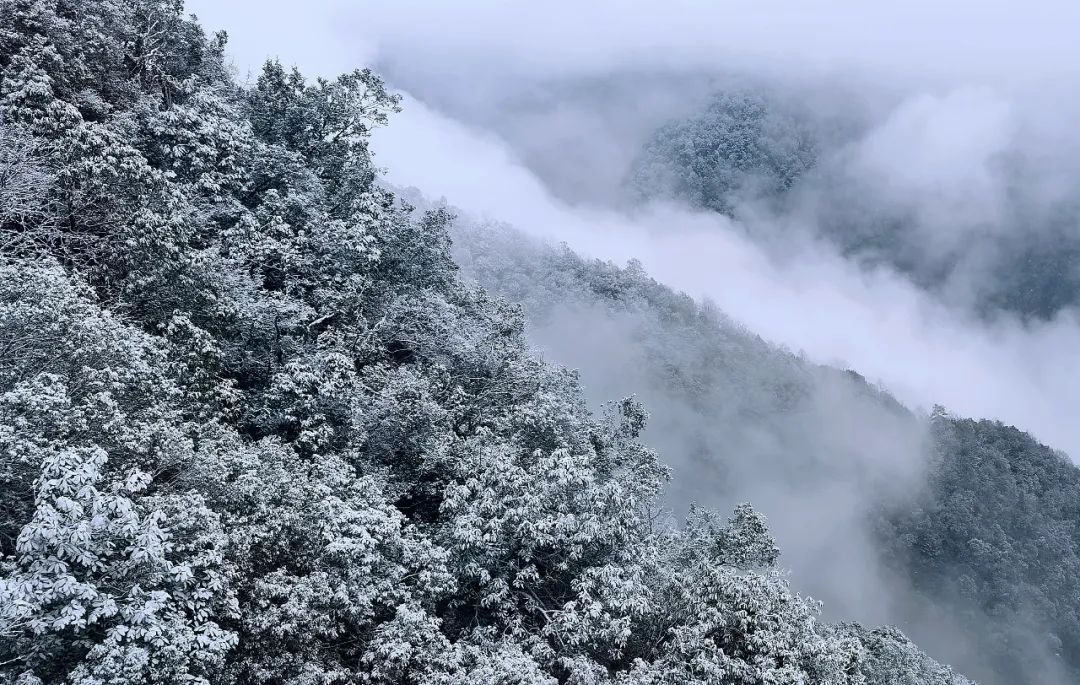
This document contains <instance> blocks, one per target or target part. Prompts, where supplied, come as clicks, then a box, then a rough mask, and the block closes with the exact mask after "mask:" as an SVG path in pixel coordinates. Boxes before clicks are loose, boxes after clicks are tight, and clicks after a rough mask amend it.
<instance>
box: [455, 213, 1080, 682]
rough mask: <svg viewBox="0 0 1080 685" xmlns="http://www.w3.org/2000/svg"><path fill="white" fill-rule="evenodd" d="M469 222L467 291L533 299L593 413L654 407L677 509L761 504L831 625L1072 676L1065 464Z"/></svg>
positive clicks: (1054, 678)
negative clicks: (856, 618)
mask: <svg viewBox="0 0 1080 685" xmlns="http://www.w3.org/2000/svg"><path fill="white" fill-rule="evenodd" d="M457 223H458V227H457V229H456V230H455V231H454V232H453V235H454V238H455V248H454V249H455V255H456V257H457V260H458V262H459V263H460V264H461V266H462V271H463V273H464V275H466V276H469V277H472V278H474V279H476V280H477V281H478V282H480V283H481V284H483V285H484V286H485V287H487V288H490V289H491V290H493V291H494V292H498V293H501V294H504V295H506V296H507V297H509V298H511V299H514V300H516V301H520V302H522V303H523V305H524V307H525V311H526V315H527V320H528V322H529V331H530V332H529V336H530V338H531V339H532V340H533V341H534V343H536V344H537V345H538V346H539V347H540V348H541V349H542V350H545V352H546V354H547V355H549V356H550V357H551V358H552V359H554V360H556V361H558V362H561V363H566V364H570V365H573V366H575V367H576V368H579V369H580V373H581V376H582V380H583V382H584V384H585V386H586V389H587V391H589V393H590V395H591V396H592V397H594V398H597V397H598V396H599V397H602V396H603V395H604V393H605V392H609V391H614V392H619V391H621V390H624V389H625V388H628V387H634V388H636V391H637V392H638V393H639V397H641V398H642V399H643V400H644V402H645V403H646V405H647V406H649V407H651V408H652V409H653V416H652V420H651V423H650V427H649V428H648V429H646V431H645V432H644V433H643V439H644V440H645V441H646V442H647V443H648V444H650V445H653V446H656V447H659V448H660V449H661V451H662V452H663V453H664V454H666V455H669V459H670V460H672V462H671V463H672V464H673V466H674V473H673V483H672V487H671V488H670V489H669V491H668V495H667V497H668V502H669V504H670V505H671V506H673V507H674V508H675V509H676V510H678V509H680V508H684V507H686V506H687V505H688V504H689V503H691V502H698V503H706V504H710V505H714V506H721V507H725V506H728V505H729V504H730V503H731V502H733V501H735V500H737V499H738V498H739V497H750V498H751V499H752V501H754V503H755V505H756V506H758V507H759V508H761V509H762V511H763V512H764V513H765V514H766V515H768V516H769V518H770V521H771V523H772V525H773V529H774V530H775V531H776V532H777V535H778V538H779V540H780V542H781V548H782V549H784V550H785V553H784V556H783V557H782V559H783V560H785V561H784V563H785V564H787V565H789V566H792V567H793V569H794V579H795V582H796V584H797V585H800V586H802V587H809V588H811V589H812V591H813V593H814V594H815V595H816V596H818V597H822V598H826V599H827V600H828V601H827V602H826V608H827V610H828V607H829V606H833V607H837V606H839V607H843V610H844V611H847V612H850V613H852V614H855V615H864V616H868V617H870V618H872V619H873V620H877V621H889V622H895V623H898V624H900V625H901V626H902V627H903V628H904V629H905V630H906V631H908V632H909V634H911V635H913V636H915V637H916V638H917V639H919V638H921V639H924V640H925V641H926V644H928V645H930V646H931V649H932V653H933V655H934V656H935V657H937V658H939V659H943V660H945V661H948V662H950V663H953V664H954V665H956V666H958V667H959V668H961V670H962V671H963V672H965V673H968V674H970V675H973V676H976V677H977V678H978V679H979V680H980V682H985V683H1002V684H1005V683H1047V682H1060V683H1065V682H1072V681H1073V680H1074V679H1075V678H1076V677H1077V674H1078V670H1077V669H1078V667H1080V649H1078V648H1077V642H1076V640H1077V639H1078V638H1080V631H1078V630H1077V628H1078V627H1080V623H1078V622H1077V618H1076V617H1077V612H1078V609H1080V602H1078V601H1077V599H1076V598H1077V597H1080V586H1078V585H1077V582H1078V581H1077V580H1076V579H1077V578H1078V577H1080V575H1078V574H1077V573H1076V572H1075V571H1074V569H1077V568H1078V566H1077V564H1078V563H1080V555H1078V553H1077V550H1078V545H1080V530H1078V528H1077V524H1076V522H1077V521H1078V520H1080V519H1078V518H1077V513H1078V512H1077V509H1076V507H1077V506H1080V504H1078V503H1080V469H1078V468H1077V467H1076V466H1075V465H1074V464H1073V463H1072V462H1071V461H1069V460H1068V458H1067V457H1065V456H1064V455H1062V454H1060V453H1056V452H1054V451H1053V450H1051V449H1049V448H1047V447H1045V446H1043V445H1040V444H1039V443H1038V442H1037V441H1035V440H1034V439H1032V438H1031V437H1030V436H1029V435H1027V434H1025V433H1023V432H1021V431H1019V430H1017V429H1015V428H1011V427H1008V426H1003V425H1001V424H1000V423H995V422H989V421H981V422H977V421H971V420H967V419H962V418H958V417H953V416H951V415H949V414H948V413H947V412H945V411H944V410H942V409H940V408H939V409H937V410H936V411H935V413H934V414H933V415H932V416H930V417H924V416H919V415H917V414H913V413H911V412H909V411H908V410H907V409H905V408H903V407H902V406H901V405H900V404H899V403H897V402H896V401H895V400H894V399H892V398H891V397H890V396H889V395H888V394H887V393H886V392H884V391H882V390H880V389H878V388H876V387H874V386H873V385H870V384H868V383H867V382H866V380H865V379H863V378H862V377H861V376H860V375H859V374H857V373H855V372H854V371H841V370H838V369H832V368H829V367H826V366H820V365H816V364H812V363H810V362H807V361H805V360H804V359H802V358H800V357H797V356H795V355H793V354H791V353H790V352H787V351H785V350H782V349H778V348H776V347H774V346H772V345H770V344H768V343H767V342H765V341H763V340H761V339H760V338H758V337H757V336H755V335H753V334H752V333H750V332H748V331H746V330H744V329H742V328H741V327H740V326H738V325H737V324H736V323H734V322H732V321H730V320H728V319H727V318H726V317H725V316H724V315H723V314H722V313H721V312H718V311H716V310H715V308H714V307H712V306H711V305H709V304H708V303H705V304H702V305H699V304H697V303H695V301H694V300H693V299H692V298H690V297H688V296H686V295H684V294H680V293H677V292H674V291H672V290H671V289H669V288H667V287H665V286H663V285H662V284H659V283H657V282H656V281H654V280H652V279H651V278H649V277H648V275H647V274H645V273H644V272H643V271H642V270H641V269H640V267H639V266H638V265H635V264H631V265H629V266H627V267H625V268H622V267H618V266H616V265H613V264H610V263H605V262H600V261H595V260H588V259H584V258H581V257H579V256H577V255H575V254H574V253H573V252H571V251H570V250H568V249H566V248H565V247H551V246H546V245H544V244H543V243H540V242H537V241H534V240H531V239H529V238H527V237H525V236H523V235H520V234H518V233H516V232H514V231H513V229H512V228H511V227H507V226H498V225H494V226H492V225H483V224H472V223H470V222H469V221H467V220H459V221H458V222H457ZM845 567H847V568H845ZM851 568H858V569H859V573H851V572H850V569H851Z"/></svg>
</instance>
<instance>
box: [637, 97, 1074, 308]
mask: <svg viewBox="0 0 1080 685" xmlns="http://www.w3.org/2000/svg"><path fill="white" fill-rule="evenodd" d="M846 97H847V101H845V104H846V105H847V110H850V111H843V109H842V108H840V107H837V106H835V105H834V107H833V109H839V110H841V111H839V112H835V111H830V112H828V113H822V112H815V111H814V110H813V108H812V107H811V106H809V105H805V106H796V105H793V104H791V103H790V102H788V100H790V99H791V98H790V97H788V98H785V97H784V89H783V88H782V87H779V86H764V85H759V86H756V87H755V86H744V87H742V88H732V89H728V90H721V91H719V92H718V93H716V95H715V96H714V98H713V100H712V102H710V103H709V104H708V105H706V106H705V107H704V108H702V110H701V111H700V112H698V113H697V114H694V115H691V116H689V117H686V118H681V119H677V120H674V121H671V122H669V123H667V124H665V125H663V126H661V127H659V128H658V129H657V130H656V131H655V133H653V135H652V137H651V138H650V139H649V140H648V142H647V143H646V145H645V146H644V149H643V150H642V151H641V154H640V155H639V157H638V158H637V160H636V161H635V162H634V164H633V165H632V166H631V168H630V169H629V171H628V173H627V177H626V184H627V186H628V187H629V188H631V189H632V191H633V193H634V194H635V195H636V196H638V197H639V198H641V199H644V200H655V199H662V200H667V199H675V200H678V201H683V202H688V203H690V204H691V205H693V206H697V207H701V208H706V209H709V210H712V211H716V212H720V213H723V214H726V215H728V216H742V217H744V218H748V219H751V220H750V221H749V224H748V226H749V232H750V234H751V235H754V236H755V237H757V238H759V239H761V240H763V241H769V240H779V241H784V240H786V239H787V234H786V233H785V232H786V231H790V230H792V227H796V226H797V227H802V228H808V229H809V230H810V233H811V234H812V235H814V236H815V237H819V238H822V239H824V240H826V241H828V242H830V243H832V244H833V245H835V246H836V247H837V248H838V249H839V250H840V251H841V252H842V253H843V254H844V255H845V256H847V257H848V258H850V259H853V260H856V261H858V262H860V263H862V264H865V265H867V266H871V267H873V266H878V265H887V266H889V267H891V268H895V269H897V270H898V271H900V272H901V273H903V274H905V275H906V276H907V277H909V278H910V279H911V280H912V281H913V282H914V283H916V284H917V285H919V286H920V287H923V288H926V289H927V290H929V291H931V292H934V293H936V294H939V295H942V296H944V297H946V298H947V299H952V300H957V301H960V302H961V303H962V304H964V305H965V306H971V307H973V308H974V309H975V310H976V311H978V312H979V313H981V314H983V315H985V316H993V315H994V314H996V313H999V312H1002V311H1004V312H1008V313H1015V314H1019V315H1021V316H1023V317H1026V318H1031V319H1051V318H1053V317H1054V316H1055V315H1057V314H1058V313H1059V312H1061V311H1062V310H1066V309H1070V308H1074V307H1076V306H1077V305H1078V304H1080V267H1078V266H1077V265H1078V264H1080V260H1078V259H1077V257H1078V255H1080V210H1078V207H1080V198H1078V197H1077V195H1076V193H1075V190H1074V188H1075V186H1076V180H1077V171H1076V169H1074V168H1073V167H1072V166H1071V165H1068V164H1064V163H1058V162H1056V161H1053V160H1054V158H1055V152H1056V151H1055V150H1048V149H1044V148H1043V147H1039V144H1040V143H1039V142H1038V141H1035V140H1033V139H1031V138H1030V137H1028V136H1026V135H1019V134H1018V135H1016V136H1015V138H1006V139H1004V140H1002V141H1000V142H996V144H998V145H1000V147H1001V149H1000V150H997V151H996V153H995V154H993V155H990V156H989V157H988V158H987V159H984V160H980V161H979V165H980V166H979V167H977V168H978V169H979V171H978V172H971V173H969V174H968V176H970V175H971V174H976V175H977V178H975V179H968V178H967V177H966V176H965V177H963V178H962V179H953V178H952V177H950V176H949V173H948V172H947V171H941V172H940V173H939V176H938V177H935V176H934V173H935V171H934V169H935V166H934V165H935V164H937V163H938V162H936V161H934V160H933V159H930V160H929V161H928V160H927V158H926V157H923V156H920V155H929V156H930V157H931V158H932V156H933V151H932V150H931V151H929V152H928V151H923V150H917V151H915V152H913V153H912V154H911V155H905V154H904V151H903V150H902V149H897V150H893V149H891V148H890V145H895V141H893V140H892V138H891V137H890V136H893V135H895V134H894V131H895V130H901V131H904V132H907V133H910V132H911V131H918V130H929V131H933V130H936V129H935V128H934V127H935V119H933V117H934V116H937V115H939V114H940V115H942V116H944V113H945V112H947V111H948V109H947V108H948V107H949V106H957V107H959V106H964V107H966V106H969V105H971V103H966V102H965V103H954V102H952V101H949V100H947V99H946V100H936V99H934V98H923V99H921V100H918V101H916V102H914V103H907V104H904V103H900V104H897V105H895V110H892V111H890V112H889V113H888V116H886V117H884V118H883V120H879V119H876V118H874V117H870V116H868V115H866V114H863V113H861V112H860V109H861V107H860V103H859V102H858V100H857V99H853V98H851V97H850V96H846ZM984 104H985V107H990V106H991V105H992V104H994V103H992V102H991V103H984ZM878 116H879V117H880V116H881V115H878ZM1017 116H1019V113H1018V114H1017ZM1013 124H1015V125H1016V127H1017V128H1018V129H1020V130H1021V131H1023V126H1022V125H1021V124H1020V123H1017V122H1012V120H1010V126H1012V125H1013ZM920 127H921V128H920ZM982 142H983V143H985V142H986V141H982ZM908 144H909V145H918V144H920V142H919V141H918V139H917V136H916V140H913V141H909V143H908ZM941 144H945V143H944V141H943V142H942V143H941ZM957 144H962V143H957ZM1042 144H1043V145H1045V143H1042ZM976 145H978V144H976ZM1062 145H1064V142H1063V143H1062ZM889 153H891V154H892V155H893V158H889V157H883V155H887V154H889ZM920 164H921V165H922V166H920ZM909 166H910V167H912V168H907V167H909ZM980 174H981V175H980ZM935 178H937V181H936V182H935V181H934V180H933V179H935ZM1065 179H1067V180H1065ZM965 180H967V181H970V183H971V185H970V186H969V185H964V181H965ZM1050 180H1052V181H1053V182H1052V183H1051V182H1050ZM935 183H936V184H935ZM987 193H992V195H991V196H990V197H986V194H987ZM763 210H764V211H766V212H767V213H769V215H770V216H771V217H772V219H773V220H771V221H763V220H761V218H762V215H761V212H762V211H763ZM778 227H779V228H778Z"/></svg>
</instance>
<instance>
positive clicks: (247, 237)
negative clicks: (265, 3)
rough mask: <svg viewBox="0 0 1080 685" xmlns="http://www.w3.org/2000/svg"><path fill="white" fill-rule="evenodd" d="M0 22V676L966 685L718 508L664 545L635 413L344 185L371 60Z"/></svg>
mask: <svg viewBox="0 0 1080 685" xmlns="http://www.w3.org/2000/svg"><path fill="white" fill-rule="evenodd" d="M0 27H2V28H0V235H2V238H3V240H2V242H0V245H2V250H3V252H2V260H0V272H2V273H0V419H2V420H0V426H2V428H0V474H2V478H0V503H2V504H0V506H2V508H0V638H2V639H0V682H4V683H13V684H14V683H18V684H19V685H31V684H38V683H46V684H50V685H51V684H53V683H57V684H59V683H73V684H79V685H91V684H96V683H111V684H121V683H131V684H133V685H134V684H136V683H140V684H141V683H188V684H190V683H206V684H209V683H214V684H217V683H311V684H315V683H319V684H324V685H325V684H327V683H345V682H349V683H352V682H365V683H385V684H404V683H444V684H450V683H462V684H463V683H470V684H471V683H489V684H490V685H495V684H496V683H626V684H630V683H636V684H641V685H644V684H645V683H655V684H659V683H674V682H678V683H717V682H723V683H745V684H750V683H778V682H787V683H837V684H840V683H864V682H869V683H903V682H913V681H914V682H939V683H963V682H966V681H965V680H964V679H963V678H961V677H959V676H956V675H954V674H953V672H952V671H951V670H950V669H948V668H947V667H944V666H939V665H938V664H936V663H934V662H933V661H931V660H930V659H928V658H927V657H926V656H925V655H923V654H921V653H920V652H918V650H917V649H915V648H914V646H913V645H912V644H911V643H910V642H909V641H908V640H907V639H906V638H905V637H904V636H903V635H902V634H901V633H899V632H898V631H895V630H891V629H879V630H866V629H863V628H861V627H859V626H855V625H850V624H842V625H831V624H829V623H826V622H824V621H822V620H820V618H819V616H818V611H819V608H818V605H817V604H816V603H814V602H813V601H811V600H809V599H807V598H805V597H802V596H800V595H798V594H796V593H794V592H793V591H792V590H791V589H790V587H789V583H788V580H787V577H786V576H785V574H784V573H783V572H782V571H781V570H780V569H779V568H778V567H777V559H778V554H779V551H778V550H777V548H776V545H775V543H774V541H773V539H772V537H771V536H770V534H769V532H768V530H767V527H766V521H765V517H764V516H762V514H761V513H760V512H759V511H757V510H755V509H754V508H753V507H751V506H750V505H748V504H739V505H737V506H734V507H733V508H732V510H733V513H732V515H731V516H730V517H729V516H727V515H725V514H717V513H713V512H711V511H708V510H705V509H700V508H695V509H694V510H692V511H690V512H689V513H688V514H687V515H686V516H685V519H686V520H685V525H683V526H680V527H675V526H670V525H667V522H666V519H665V517H664V516H663V515H662V514H661V513H660V497H661V493H662V491H663V488H664V486H665V483H666V480H667V474H668V471H667V469H666V468H665V467H664V466H662V464H661V462H660V461H659V458H658V456H657V454H656V453H655V452H654V451H653V450H652V449H650V448H648V447H647V446H646V445H644V444H643V443H642V441H641V440H640V436H641V433H642V431H643V430H644V427H645V425H646V419H647V412H646V411H645V409H644V408H643V407H642V405H641V404H640V403H639V402H637V401H635V400H633V399H626V400H619V401H616V402H614V403H613V404H611V405H609V407H608V409H607V411H605V412H604V413H600V414H594V413H593V412H591V411H590V409H589V407H588V404H587V401H586V399H585V397H584V395H583V393H582V389H581V386H580V383H579V381H578V379H577V377H576V375H575V374H574V373H572V372H570V371H568V370H566V369H564V368H561V367H559V366H556V365H554V364H551V363H548V362H545V361H544V360H542V359H541V358H539V357H538V356H536V355H535V354H534V353H533V351H532V350H531V349H530V347H529V346H528V344H527V342H526V338H525V329H524V326H523V319H522V316H521V312H520V310H519V309H518V308H517V307H516V306H514V305H512V304H510V303H508V302H507V301H505V300H502V299H499V298H497V297H494V296H492V295H489V294H487V293H486V292H484V291H483V290H480V289H477V288H474V287H470V286H468V285H466V284H465V283H464V282H463V281H462V280H461V279H460V278H459V277H458V275H457V273H456V268H455V265H454V262H453V260H452V259H451V253H450V241H449V234H448V222H449V216H448V215H447V214H446V213H445V212H440V211H437V210H436V211H432V212H426V213H417V212H413V211H412V210H410V209H409V208H408V207H406V206H403V205H402V204H401V203H400V202H398V201H397V199H396V198H395V197H394V196H393V195H392V194H391V193H388V192H386V191H384V190H382V189H381V188H380V187H379V186H378V185H377V184H376V177H377V172H376V167H375V165H374V162H373V160H372V158H371V155H370V153H369V151H368V147H367V141H368V138H369V135H370V131H371V129H372V128H373V127H375V126H380V125H383V124H386V123H387V122H388V121H391V120H392V115H393V113H394V112H395V110H396V109H397V107H398V100H397V98H396V96H394V95H393V94H391V93H389V92H388V91H387V90H386V88H385V87H384V85H383V83H382V81H381V80H380V79H379V77H378V76H377V75H376V74H374V73H373V72H371V71H367V70H362V71H355V72H352V73H348V74H345V75H342V76H340V77H338V78H335V79H331V80H324V79H315V80H307V79H305V78H304V77H303V76H302V75H300V74H299V73H298V72H297V71H290V70H287V69H285V68H283V67H282V66H281V65H280V64H278V63H276V62H268V63H267V64H266V66H265V67H264V69H263V70H262V72H261V73H260V74H259V76H258V78H257V80H256V82H255V83H254V84H252V85H251V86H250V87H247V86H241V85H239V84H238V83H237V82H236V81H235V80H234V79H233V78H232V76H231V75H230V72H229V70H228V69H227V67H226V63H225V58H224V50H225V46H226V39H225V36H224V35H220V34H219V35H215V36H210V37H208V36H206V35H205V34H204V33H203V32H202V30H201V29H200V28H199V26H198V24H197V23H196V22H195V21H194V20H192V19H189V18H186V17H185V16H183V15H182V13H181V9H180V5H179V4H178V3H176V2H172V1H170V0H138V1H136V2H127V3H124V2H116V1H114V0H105V1H103V2H95V3H88V2H81V1H79V0H0ZM391 125H392V123H391ZM762 392H763V393H764V395H765V396H771V395H773V394H774V390H773V389H772V388H771V387H770V388H767V389H765V390H763V391H762ZM781 401H786V400H782V395H781ZM889 411H892V410H889Z"/></svg>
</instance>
